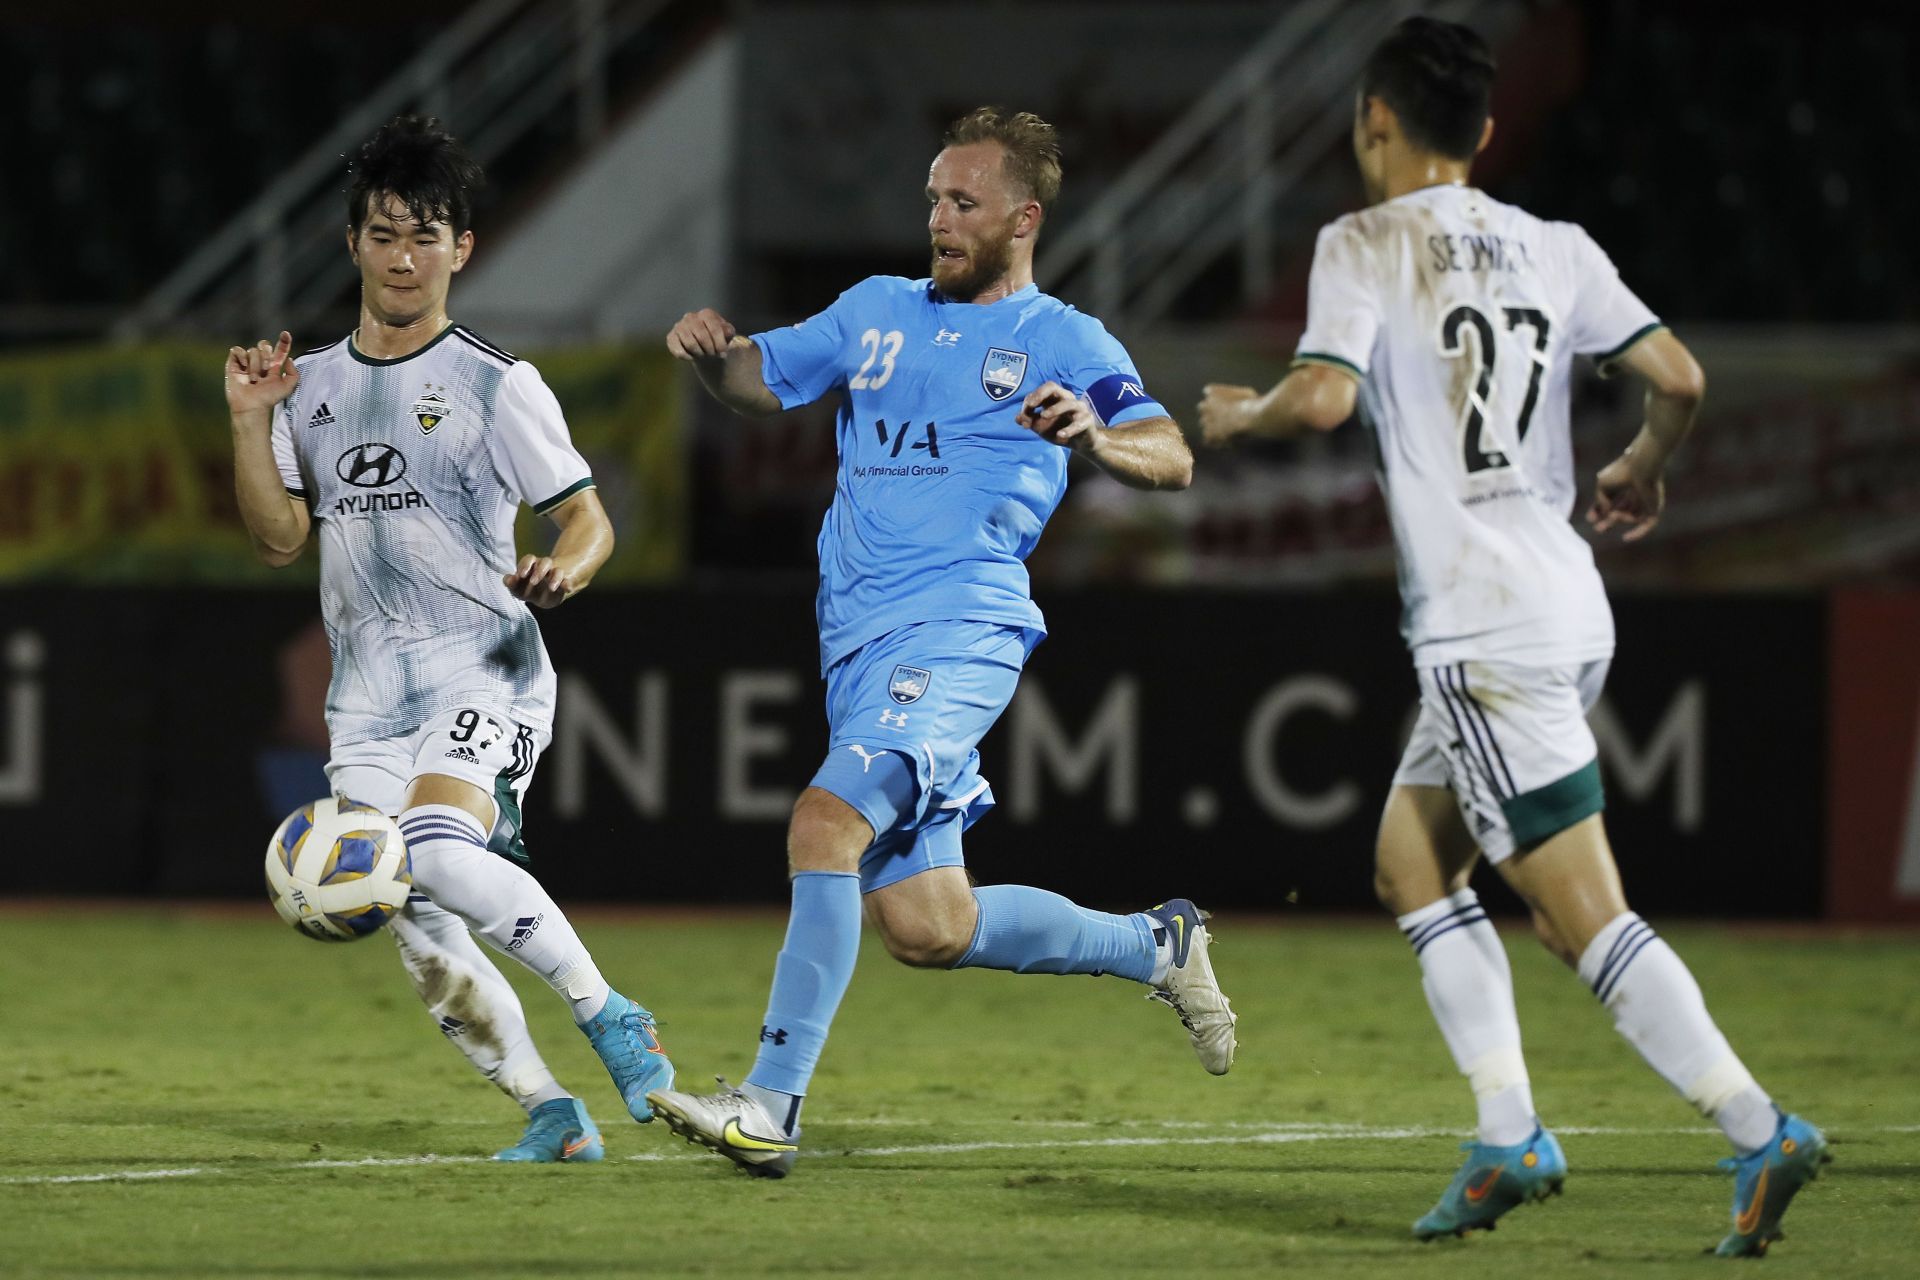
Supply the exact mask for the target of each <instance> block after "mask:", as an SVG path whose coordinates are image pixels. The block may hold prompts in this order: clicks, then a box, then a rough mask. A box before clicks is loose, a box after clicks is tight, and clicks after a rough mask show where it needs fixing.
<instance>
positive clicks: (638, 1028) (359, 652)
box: [226, 117, 673, 1163]
mask: <svg viewBox="0 0 1920 1280" xmlns="http://www.w3.org/2000/svg"><path fill="white" fill-rule="evenodd" d="M351 177H352V184H351V188H350V190H349V191H348V198H347V222H348V226H347V249H348V252H349V253H350V254H351V255H352V258H353V261H354V263H355V264H356V265H357V266H358V267H359V269H360V277H361V293H360V298H361V304H360V326H359V328H357V329H355V330H354V331H353V333H352V334H350V335H348V336H347V337H345V338H342V339H341V340H339V341H338V342H335V343H334V344H333V345H331V346H328V347H322V348H320V349H319V350H317V351H312V352H309V353H307V354H306V355H303V356H301V357H300V358H299V359H297V360H289V359H288V358H287V357H288V353H289V351H290V350H291V346H292V338H291V337H290V335H288V334H286V333H282V334H281V335H280V337H279V340H278V342H277V343H274V344H272V345H269V344H268V343H266V342H264V341H263V342H260V343H259V344H257V345H256V346H254V347H253V348H251V349H243V348H240V347H235V348H233V349H232V350H231V352H229V355H228V360H227V367H226V389H227V405H228V408H229V410H230V412H231V415H232V427H233V451H234V472H235V483H236V487H237V489H238V493H239V501H240V511H241V515H242V517H243V518H244V519H245V522H246V525H247V530H248V532H249V533H250V534H251V535H252V537H253V541H254V546H255V548H256V550H257V551H258V552H259V554H260V557H261V558H262V559H263V560H265V561H266V562H267V563H268V564H270V565H274V566H276V567H279V566H282V565H287V564H291V563H292V562H293V561H294V560H295V559H296V558H298V556H299V555H300V552H301V549H302V548H303V547H305V546H306V544H307V541H308V537H309V534H310V532H311V531H312V529H313V526H314V525H315V524H317V525H318V527H319V535H320V602H321V610H322V613H323V614H324V616H325V619H326V627H327V639H328V641H329V644H330V646H331V648H332V651H333V681H332V684H331V686H330V687H329V689H328V691H327V730H328V736H329V738H330V743H331V759H330V760H329V761H328V764H327V776H328V779H329V781H330V782H331V784H332V786H333V788H334V790H335V791H337V792H340V793H342V794H345V795H348V796H351V797H352V798H354V799H355V800H358V801H361V802H362V803H366V804H372V805H376V806H378V807H379V808H381V809H383V810H385V811H386V812H387V813H390V814H393V815H394V816H395V817H397V818H398V819H399V823H400V830H401V832H402V834H404V835H405V837H406V841H407V848H408V850H409V852H410V854H411V856H412V860H413V883H414V888H415V890H416V892H415V893H414V894H413V895H412V897H411V898H410V899H409V901H408V902H407V905H406V908H405V910H404V911H403V912H402V913H401V914H400V915H398V916H396V917H395V918H394V920H393V922H392V926H391V927H392V930H393V935H394V941H395V942H396V943H397V944H398V946H399V949H400V958H401V961H402V963H403V964H404V966H405V968H406V971H407V975H408V977H409V978H410V979H411V980H412V981H413V984H414V987H415V989H416V990H417V991H418V992H419V993H420V997H421V999H422V1000H424V1001H425V1002H426V1005H427V1008H428V1010H429V1012H430V1013H431V1014H432V1015H433V1018H434V1020H435V1022H436V1023H437V1024H438V1025H439V1027H440V1029H441V1031H442V1032H443V1033H444V1034H445V1035H446V1036H447V1038H448V1039H449V1040H451V1041H452V1042H453V1043H454V1044H455V1045H456V1046H458V1047H459V1049H460V1050H461V1052H463V1053H464V1054H466V1056H467V1058H468V1060H469V1061H471V1062H472V1063H473V1065H474V1066H475V1067H477V1068H479V1069H480V1071H481V1072H482V1073H483V1074H484V1075H485V1076H486V1077H487V1078H488V1079H489V1080H492V1081H493V1082H494V1083H495V1084H496V1085H498V1086H499V1087H500V1088H501V1089H502V1090H503V1091H505V1092H506V1093H507V1094H508V1095H509V1096H510V1097H512V1098H513V1099H514V1100H515V1101H517V1102H519V1103H520V1104H521V1105H522V1106H523V1107H524V1108H525V1109H526V1110H527V1112H528V1120H527V1127H526V1131H525V1133H524V1134H523V1135H522V1137H521V1139H520V1141H519V1142H517V1143H515V1144H514V1145H512V1146H510V1147H508V1148H506V1149H505V1150H503V1151H501V1152H499V1153H498V1155H497V1156H496V1157H495V1158H496V1159H500V1160H509V1161H533V1162H542V1163H544V1162H551V1161H555V1160H568V1161H592V1160H599V1159H601V1158H602V1156H603V1154H604V1151H605V1144H604V1141H603V1140H602V1138H601V1136H600V1133H599V1130H598V1129H597V1128H596V1127H595V1126H594V1123H593V1121H592V1119H591V1118H589V1116H588V1115H587V1112H586V1108H585V1106H584V1105H583V1104H582V1103H581V1102H580V1101H579V1100H578V1099H577V1098H575V1097H573V1096H572V1095H571V1094H569V1093H568V1092H567V1091H566V1090H565V1089H563V1088H561V1086H560V1085H559V1084H558V1082H556V1081H555V1079H554V1076H553V1073H552V1072H551V1071H549V1070H548V1069H547V1066H546V1064H545V1062H543V1061H542V1060H541V1057H540V1054H539V1051H538V1050H537V1049H535V1048H534V1045H533V1040H532V1037H531V1035H530V1033H529V1032H528V1029H527V1022H526V1016H525V1014H524V1013H523V1012H522V1010H521V1007H520V1002H519V999H518V998H517V997H516V996H515V994H514V991H513V987H512V986H511V985H510V984H509V983H508V982H507V980H506V979H505V977H503V976H502V975H501V973H500V971H499V970H498V969H496V968H495V967H494V966H493V964H492V963H491V962H489V961H488V959H487V958H486V956H485V954H484V953H483V952H482V951H481V950H480V948H479V947H478V946H476V945H475V943H474V939H473V935H474V934H478V935H479V936H480V937H481V938H483V939H485V940H486V941H487V942H488V943H489V944H491V945H492V946H493V947H494V948H495V949H496V950H498V951H500V952H502V953H504V954H506V955H509V956H511V957H513V958H514V959H515V960H518V961H519V962H520V963H521V964H524V965H525V966H526V967H527V968H529V969H531V970H532V971H533V972H534V973H536V974H538V975H539V976H540V977H541V978H542V979H543V980H544V981H545V982H547V984H548V985H550V986H551V987H552V988H553V989H554V991H555V992H557V993H558V994H560V995H561V996H562V997H563V998H565V999H566V1000H567V1001H568V1003H569V1005H570V1006H571V1008H572V1011H573V1015H574V1021H575V1022H576V1023H577V1024H578V1025H579V1026H580V1028H581V1030H582V1031H583V1032H584V1033H585V1034H586V1036H587V1039H588V1040H589V1042H591V1043H592V1045H593V1047H594V1049H595V1051H596V1052H598V1053H599V1055H600V1057H601V1060H602V1061H603V1062H604V1063H606V1066H607V1070H608V1072H609V1073H610V1074H611V1075H612V1077H613V1080H614V1083H615V1085H616V1086H617V1087H618V1088H619V1090H620V1093H621V1097H622V1100H623V1101H624V1102H625V1103H626V1106H627V1109H628V1111H629V1113H630V1114H631V1115H632V1116H633V1118H634V1119H636V1120H640V1121H643V1122H644V1121H648V1120H651V1119H652V1118H653V1114H652V1111H651V1109H650V1108H649V1107H648V1105H647V1102H646V1094H647V1091H648V1090H649V1089H655V1088H665V1087H667V1086H669V1085H670V1084H671V1083H672V1081H673V1068H672V1066H671V1064H670V1063H669V1062H668V1061H667V1058H666V1056H665V1054H664V1053H662V1052H661V1049H660V1043H659V1039H658V1038H657V1036H656V1035H655V1033H654V1022H653V1015H652V1014H651V1013H649V1012H648V1011H647V1010H646V1009H644V1008H642V1007H641V1006H640V1005H638V1004H636V1003H635V1002H634V1001H632V1000H630V999H628V998H627V997H626V996H624V995H622V994H620V993H619V992H617V991H614V990H612V989H611V988H610V987H609V986H608V984H607V982H606V980H605V979H604V978H603V977H601V975H600V971H599V970H598V969H597V968H596V967H595V965H594V963H593V958H592V956H590V955H589V954H588V952H587V949H586V947H585V945H584V944H583V943H582V942H581V941H580V937H579V935H578V934H577V933H575V932H574V929H573V926H572V925H571V924H570V923H568V921H567V918H566V916H565V915H564V914H563V913H562V912H561V910H560V908H559V907H558V906H557V905H556V904H555V903H554V901H553V899H552V898H551V897H549V896H548V895H547V893H546V891H545V890H544V889H542V888H541V887H540V884H539V882H538V881H536V880H535V879H534V878H533V877H532V876H531V875H529V874H528V873H527V872H526V871H524V870H522V869H521V867H520V866H519V865H517V864H518V863H519V862H524V861H526V849H525V846H524V844H523V843H522V841H521V834H520V804H521V800H522V797H524V795H525V794H526V788H527V783H528V781H529V779H530V778H531V777H532V774H533V768H534V764H535V762H536V761H537V760H538V759H539V756H540V752H541V750H542V749H543V748H544V747H545V746H546V744H547V742H548V740H549V739H550V738H551V737H552V730H553V705H554V691H555V680H554V672H553V664H552V663H551V662H550V661H549V660H548V658H547V651H546V647H545V645H543V644H542V643H541V640H540V629H539V627H538V625H537V624H536V623H535V622H534V619H533V614H532V612H531V611H530V610H529V609H528V607H527V606H528V605H529V604H533V605H538V606H540V607H542V608H548V609H550V608H553V607H555V606H557V605H559V604H560V603H561V602H562V601H564V600H566V599H567V598H568V597H569V596H571V595H572V594H573V593H575V592H576V591H579V590H580V589H581V588H583V587H585V586H586V585H587V583H588V582H590V581H591V580H592V578H593V575H594V573H595V571H596V570H598V569H599V567H600V566H601V565H602V564H604V563H605V562H606V559H607V557H608V555H610V554H611V553H612V550H613V527H612V525H611V523H610V522H609V521H608V519H607V515H606V512H605V510H604V509H603V508H602V506H601V505H600V500H599V498H598V496H597V495H596V493H595V491H594V486H593V477H592V475H591V473H590V472H589V470H588V468H587V464H586V462H585V460H584V459H582V458H581V456H580V454H579V453H578V451H576V450H575V449H574V447H573V444H572V441H571V440H570V438H569V437H568V434H567V425H566V420H565V419H564V417H563V416H562V415H561V412H560V405H559V403H558V402H557V401H556V400H555V399H554V396H553V393H552V392H551V391H549V390H548V389H547V386H546V384H545V383H544V382H543V381H541V378H540V375H539V373H538V372H537V371H535V369H534V367H533V366H532V365H530V364H528V363H527V362H526V361H524V360H519V359H517V358H515V357H514V356H511V355H509V354H507V353H506V352H504V351H502V350H500V349H499V348H498V347H496V346H494V345H493V344H492V343H490V342H488V341H487V340H486V339H484V338H482V337H480V336H479V335H478V334H476V333H474V332H473V331H472V330H470V329H466V328H463V327H461V326H459V325H455V324H453V323H452V322H451V321H449V320H448V318H447V292H448V288H449V285H450V283H451V281H452V278H453V274H454V273H455V272H457V271H459V270H460V269H461V268H462V267H464V266H465V265H466V263H467V261H468V259H469V257H470V256H471V254H472V252H473V232H472V230H471V229H470V227H469V220H470V213H471V205H472V195H473V193H474V192H475V191H477V190H478V189H479V187H480V185H481V183H482V182H483V180H484V179H483V176H482V174H481V171H480V168H479V166H478V165H477V164H476V163H474V161H473V160H472V159H471V158H470V157H469V156H468V155H467V154H466V152H465V151H464V150H463V149H462V148H461V146H460V144H459V143H458V142H457V141H455V140H454V139H453V138H452V137H450V136H449V135H448V134H447V133H446V132H445V131H444V130H442V129H441V128H440V126H439V124H438V122H437V121H432V120H421V119H418V118H416V117H401V118H399V119H396V120H394V121H392V122H391V123H389V124H387V125H385V126H384V127H382V128H381V129H380V130H378V131H377V132H376V133H375V134H374V135H373V137H372V138H371V139H369V140H368V141H367V143H366V144H365V145H364V146H363V147H361V149H360V151H359V153H358V155H357V157H356V158H355V160H354V162H353V165H352V173H351ZM523 501H524V502H526V503H528V504H529V505H531V506H532V507H533V508H534V510H536V511H538V512H540V513H541V514H543V515H546V516H548V517H550V518H551V519H552V520H553V521H554V523H555V524H557V525H558V526H559V527H560V536H559V539H558V541H557V542H556V543H555V545H554V548H553V552H552V554H551V555H546V556H534V555H527V556H521V557H518V559H517V560H516V558H515V555H514V544H513V526H514V515H515V513H516V512H517V510H518V509H519V506H520V504H521V502H523Z"/></svg>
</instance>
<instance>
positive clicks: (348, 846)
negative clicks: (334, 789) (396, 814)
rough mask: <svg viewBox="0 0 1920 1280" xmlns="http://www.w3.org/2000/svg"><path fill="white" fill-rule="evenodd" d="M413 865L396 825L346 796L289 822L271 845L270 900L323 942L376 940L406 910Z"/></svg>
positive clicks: (284, 915)
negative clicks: (370, 936)
mask: <svg viewBox="0 0 1920 1280" xmlns="http://www.w3.org/2000/svg"><path fill="white" fill-rule="evenodd" d="M412 891H413V858H412V856H411V855H409V854H408V853H407V842H406V840H405V839H403V838H402V837H401V835H400V828H399V827H397V826H395V825H394V823H393V819H392V818H389V817H388V816H387V815H386V814H384V813H382V812H380V811H379V810H378V809H375V808H374V807H372V806H371V805H364V804H361V803H359V802H358V801H356V800H349V799H348V798H347V797H345V796H340V795H335V796H328V797H327V798H326V799H325V800H315V801H314V802H313V803H312V804H309V805H303V806H302V807H300V808H299V809H296V810H294V811H293V812H292V813H290V814H288V815H287V820H286V821H285V822H282V823H281V824H280V827H279V829H278V830H277V831H275V832H274V833H273V839H272V840H270V841H268V842H267V898H268V899H269V900H270V901H271V902H272V903H273V909H274V910H275V911H277V912H279V913H280V918H281V919H282V920H285V921H286V922H287V923H288V924H290V925H292V926H293V927H294V928H296V929H298V930H299V931H300V932H301V933H304V934H306V935H307V936H308V937H309V938H317V939H319V940H320V941H321V942H352V941H353V940H354V939H355V938H364V937H366V936H367V935H368V934H370V933H375V932H377V931H378V930H379V928H380V926H381V925H383V924H385V923H386V922H387V921H388V920H390V919H392V918H393V915H394V913H395V912H397V911H399V910H400V908H402V907H404V906H405V905H406V903H407V895H408V894H409V893H411V892H412Z"/></svg>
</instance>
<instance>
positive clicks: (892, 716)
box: [880, 711, 907, 729]
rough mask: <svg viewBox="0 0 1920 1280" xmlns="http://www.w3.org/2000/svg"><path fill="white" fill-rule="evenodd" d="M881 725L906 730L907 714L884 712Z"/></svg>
mask: <svg viewBox="0 0 1920 1280" xmlns="http://www.w3.org/2000/svg"><path fill="white" fill-rule="evenodd" d="M880 723H881V724H882V725H885V726H887V727H889V728H893V729H904V728H906V727H907V713H906V712H904V711H882V712H881V713H880Z"/></svg>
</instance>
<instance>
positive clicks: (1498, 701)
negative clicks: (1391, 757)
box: [1393, 659, 1609, 862]
mask: <svg viewBox="0 0 1920 1280" xmlns="http://www.w3.org/2000/svg"><path fill="white" fill-rule="evenodd" d="M1608 665H1609V663H1608V661H1607V660H1605V659H1602V660H1600V661H1598V662H1588V663H1584V664H1582V665H1580V666H1573V667H1524V666H1519V665H1516V664H1514V663H1511V662H1456V663H1451V664H1449V665H1446V666H1440V667H1422V668H1420V670H1419V671H1418V672H1417V673H1416V674H1417V675H1418V676H1419V678H1420V718H1419V719H1418V720H1417V721H1415V723H1414V726H1413V735H1412V736H1411V737H1410V738H1408V739H1407V750H1406V754H1405V755H1403V756H1401V758H1400V768H1399V770H1398V771H1397V772H1396V773H1395V774H1394V775H1393V783H1394V785H1395V786H1397V787H1399V786H1405V787H1446V788H1448V789H1450V790H1451V791H1452V792H1453V796H1454V799H1455V800H1456V801H1457V802H1458V803H1459V805H1460V816H1461V817H1462V818H1464V819H1465V820H1466V823H1467V830H1468V831H1471V832H1472V833H1473V836H1474V839H1475V840H1477V841H1478V842H1479V844H1480V848H1481V850H1482V852H1484V853H1485V854H1486V855H1487V859H1488V860H1489V861H1491V862H1502V861H1504V860H1505V859H1506V858H1507V857H1508V856H1510V855H1511V854H1512V853H1513V852H1514V851H1515V850H1516V849H1519V850H1526V849H1531V848H1533V847H1534V846H1535V845H1537V844H1539V843H1540V842H1541V841H1543V840H1545V839H1547V838H1548V837H1549V836H1552V835H1555V834H1557V833H1559V832H1561V831H1565V830H1566V829H1567V828H1568V827H1570V826H1572V825H1573V824H1574V823H1576V822H1579V821H1581V820H1582V819H1584V818H1587V817H1589V816H1590V815H1592V814H1596V813H1599V812H1600V811H1601V810H1602V809H1604V808H1605V807H1606V799H1605V796H1604V795H1603V793H1602V792H1601V789H1600V762H1599V749H1598V748H1597V747H1596V746H1595V744H1594V740H1593V730H1592V729H1590V728H1588V727H1587V711H1588V709H1589V708H1591V707H1592V706H1593V704H1594V703H1595V702H1597V701H1598V700H1599V698H1600V690H1601V689H1602V688H1603V687H1604V686H1605V685H1606V682H1607V667H1608Z"/></svg>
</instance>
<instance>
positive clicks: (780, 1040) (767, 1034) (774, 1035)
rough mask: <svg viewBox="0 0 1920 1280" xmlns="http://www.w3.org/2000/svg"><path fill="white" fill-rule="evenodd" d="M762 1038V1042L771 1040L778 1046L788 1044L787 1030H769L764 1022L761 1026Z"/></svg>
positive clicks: (783, 1028)
mask: <svg viewBox="0 0 1920 1280" xmlns="http://www.w3.org/2000/svg"><path fill="white" fill-rule="evenodd" d="M760 1038H761V1039H762V1040H771V1041H773V1042H774V1044H776V1045H783V1044H785V1043H786V1042H787V1029H786V1028H785V1027H781V1028H780V1029H779V1030H778V1031H771V1030H768V1028H767V1024H766V1023H764V1022H763V1023H761V1024H760Z"/></svg>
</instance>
